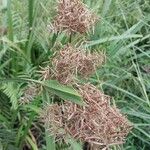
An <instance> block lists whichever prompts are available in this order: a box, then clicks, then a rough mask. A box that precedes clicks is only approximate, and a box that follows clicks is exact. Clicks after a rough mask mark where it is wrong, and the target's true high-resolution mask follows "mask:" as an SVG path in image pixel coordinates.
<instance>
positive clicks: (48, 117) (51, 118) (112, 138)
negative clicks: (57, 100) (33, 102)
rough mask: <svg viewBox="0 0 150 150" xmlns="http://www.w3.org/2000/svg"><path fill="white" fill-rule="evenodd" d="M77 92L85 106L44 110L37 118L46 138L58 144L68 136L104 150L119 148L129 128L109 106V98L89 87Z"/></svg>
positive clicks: (49, 107)
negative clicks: (45, 131)
mask: <svg viewBox="0 0 150 150" xmlns="http://www.w3.org/2000/svg"><path fill="white" fill-rule="evenodd" d="M77 88H78V91H79V93H80V94H81V96H82V97H83V99H84V101H85V102H86V106H79V105H77V104H73V103H71V102H64V103H63V104H61V105H58V104H50V105H47V106H46V107H45V109H44V110H45V113H44V114H43V115H42V116H41V118H42V119H43V121H44V122H45V124H46V126H47V129H48V131H49V132H50V134H52V135H53V136H55V137H56V138H57V139H59V140H61V139H65V136H66V135H67V134H70V135H71V136H72V137H74V138H75V139H78V140H80V141H82V142H88V143H90V144H96V145H99V146H102V145H103V146H106V147H108V146H110V145H116V144H122V143H123V142H124V140H125V137H126V136H127V134H128V133H129V131H130V130H131V125H130V124H129V123H128V120H127V119H126V118H125V117H124V116H123V115H121V113H120V112H119V110H118V109H117V108H115V107H111V106H110V103H109V101H110V97H109V96H107V95H105V94H104V93H102V92H100V91H99V90H98V89H97V88H96V87H95V86H93V85H91V84H85V85H79V86H78V87H77Z"/></svg>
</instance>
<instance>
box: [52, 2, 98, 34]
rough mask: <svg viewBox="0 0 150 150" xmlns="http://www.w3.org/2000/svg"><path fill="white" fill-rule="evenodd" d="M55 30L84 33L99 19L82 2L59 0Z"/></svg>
mask: <svg viewBox="0 0 150 150" xmlns="http://www.w3.org/2000/svg"><path fill="white" fill-rule="evenodd" d="M57 13H58V14H57V16H56V18H55V21H54V28H55V29H56V30H57V31H62V30H67V31H68V32H69V33H70V32H79V33H84V32H86V31H88V30H89V29H90V28H91V27H92V26H93V25H94V24H95V22H96V20H97V17H96V16H95V15H94V14H93V13H92V12H91V11H90V10H89V9H88V8H87V6H86V5H85V4H83V3H82V2H81V1H80V0H59V2H58V9H57Z"/></svg>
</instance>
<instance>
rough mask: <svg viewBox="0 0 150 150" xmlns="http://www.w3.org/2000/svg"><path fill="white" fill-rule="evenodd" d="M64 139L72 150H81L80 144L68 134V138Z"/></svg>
mask: <svg viewBox="0 0 150 150" xmlns="http://www.w3.org/2000/svg"><path fill="white" fill-rule="evenodd" d="M66 141H67V142H68V143H69V144H70V145H71V149H72V150H82V146H81V145H80V144H79V143H77V142H76V141H75V140H74V139H73V138H71V137H70V136H69V137H68V139H66Z"/></svg>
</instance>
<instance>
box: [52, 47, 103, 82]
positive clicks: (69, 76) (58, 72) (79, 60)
mask: <svg viewBox="0 0 150 150" xmlns="http://www.w3.org/2000/svg"><path fill="white" fill-rule="evenodd" d="M104 60H105V55H104V54H102V53H94V54H91V53H86V52H85V50H84V49H80V48H75V47H73V46H71V45H66V46H65V47H64V48H63V49H62V50H60V51H59V53H58V54H57V56H56V57H55V58H54V59H53V66H54V71H55V76H56V79H57V80H58V81H59V82H61V83H63V84H68V83H73V82H74V79H75V77H76V76H77V75H80V76H81V77H88V76H90V75H92V74H93V73H94V72H95V70H96V68H97V67H98V66H101V65H102V64H103V62H104Z"/></svg>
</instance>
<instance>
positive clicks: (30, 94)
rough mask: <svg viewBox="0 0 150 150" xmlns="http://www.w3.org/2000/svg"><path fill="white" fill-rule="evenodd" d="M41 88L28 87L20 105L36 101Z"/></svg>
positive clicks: (35, 86)
mask: <svg viewBox="0 0 150 150" xmlns="http://www.w3.org/2000/svg"><path fill="white" fill-rule="evenodd" d="M38 93H39V88H38V86H37V85H35V84H33V85H28V86H27V87H26V89H25V90H24V91H23V95H22V97H21V98H20V104H28V103H30V102H31V101H33V100H34V98H35V97H36V96H37V95H38Z"/></svg>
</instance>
